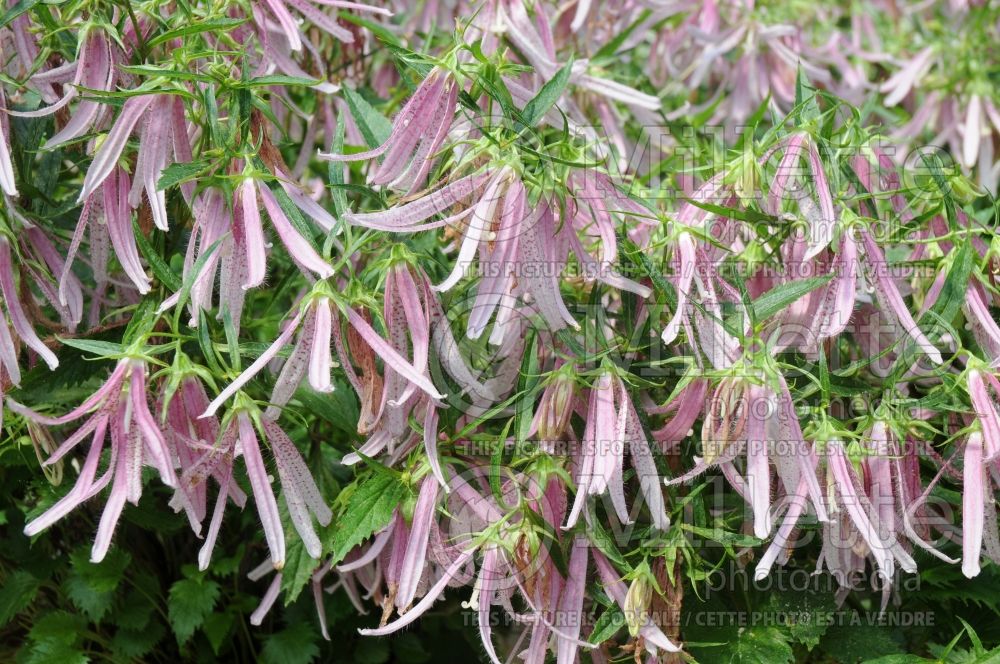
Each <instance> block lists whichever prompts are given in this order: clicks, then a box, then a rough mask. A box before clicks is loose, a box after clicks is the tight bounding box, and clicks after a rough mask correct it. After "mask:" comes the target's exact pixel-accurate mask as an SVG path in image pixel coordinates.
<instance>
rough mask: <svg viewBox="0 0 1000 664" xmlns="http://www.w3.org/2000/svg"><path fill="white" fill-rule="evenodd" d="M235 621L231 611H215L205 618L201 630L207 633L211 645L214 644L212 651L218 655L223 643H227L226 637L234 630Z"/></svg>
mask: <svg viewBox="0 0 1000 664" xmlns="http://www.w3.org/2000/svg"><path fill="white" fill-rule="evenodd" d="M234 621H235V619H234V617H233V614H232V613H229V612H222V613H213V614H212V615H210V616H209V617H207V618H205V622H204V623H203V624H202V626H201V631H202V632H203V633H204V634H205V638H207V639H208V643H209V645H210V646H212V652H214V653H215V654H216V655H218V654H219V651H220V650H221V649H222V644H223V643H225V640H226V637H227V636H228V635H229V632H230V630H232V628H233V623H234Z"/></svg>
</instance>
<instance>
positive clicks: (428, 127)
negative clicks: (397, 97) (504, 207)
mask: <svg viewBox="0 0 1000 664" xmlns="http://www.w3.org/2000/svg"><path fill="white" fill-rule="evenodd" d="M457 97H458V84H457V83H456V82H455V80H454V78H453V77H452V76H451V75H449V74H448V73H446V72H444V71H443V70H442V69H440V68H435V69H432V70H431V71H430V73H429V74H428V75H427V77H426V78H425V79H424V80H423V82H421V84H420V85H419V86H418V87H417V89H416V91H415V92H414V93H413V96H412V97H410V99H409V100H408V101H407V102H406V104H405V105H404V106H403V109H402V110H401V111H400V112H399V114H398V115H397V116H396V118H395V120H394V121H393V125H392V132H391V133H390V134H389V137H388V138H387V139H386V141H385V142H384V143H383V144H382V145H380V146H379V147H377V148H374V149H372V150H367V151H365V152H361V153H357V154H351V155H335V154H329V153H322V152H321V153H320V155H319V156H320V158H321V159H328V160H331V161H361V160H364V159H373V158H375V157H383V159H382V163H381V164H379V165H378V166H377V167H376V168H375V169H374V170H373V171H372V173H371V175H370V176H369V179H368V181H369V184H372V185H382V186H386V187H388V188H390V189H395V190H399V191H402V192H405V193H406V194H412V193H413V192H415V191H417V190H418V189H420V188H421V187H422V186H423V185H424V182H425V181H426V179H427V174H428V173H429V172H430V169H431V166H432V165H433V164H434V161H435V160H436V159H437V156H438V155H437V153H438V151H439V150H440V149H441V146H442V145H443V144H444V141H445V139H446V138H447V136H448V132H449V130H450V129H451V125H452V120H453V119H454V116H455V102H456V99H457Z"/></svg>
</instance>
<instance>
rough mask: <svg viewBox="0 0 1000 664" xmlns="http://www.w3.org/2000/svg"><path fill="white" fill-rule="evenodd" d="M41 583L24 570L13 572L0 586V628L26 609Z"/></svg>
mask: <svg viewBox="0 0 1000 664" xmlns="http://www.w3.org/2000/svg"><path fill="white" fill-rule="evenodd" d="M40 585H41V581H39V580H38V579H36V578H35V577H34V576H32V575H31V574H29V573H28V572H25V571H24V570H15V571H14V572H12V573H11V574H9V575H8V576H7V578H5V579H4V580H3V583H2V584H0V627H4V626H6V625H7V623H9V622H10V621H11V620H12V619H13V618H14V616H16V615H17V614H18V613H20V612H21V611H23V610H24V609H26V608H28V606H30V605H31V602H32V601H34V599H35V595H36V594H37V593H38V587H39V586H40Z"/></svg>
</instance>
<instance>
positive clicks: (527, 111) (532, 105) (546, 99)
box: [521, 60, 573, 127]
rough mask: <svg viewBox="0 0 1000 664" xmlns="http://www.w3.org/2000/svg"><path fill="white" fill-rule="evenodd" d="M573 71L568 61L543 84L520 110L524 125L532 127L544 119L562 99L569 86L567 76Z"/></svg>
mask: <svg viewBox="0 0 1000 664" xmlns="http://www.w3.org/2000/svg"><path fill="white" fill-rule="evenodd" d="M572 70H573V61H572V60H570V61H569V62H567V63H566V64H565V65H563V66H562V68H560V69H559V71H557V72H556V75H555V76H553V77H552V78H550V79H549V80H548V81H546V82H545V85H543V86H542V89H541V90H539V91H538V94H537V95H535V96H534V97H533V98H532V99H531V100H530V101H529V102H528V103H527V104H525V105H524V108H523V109H522V110H521V117H522V118H523V120H524V124H525V125H527V126H529V127H534V126H535V125H537V124H538V122H539V121H540V120H541V119H542V118H543V117H545V114H546V113H548V111H549V109H550V108H552V106H553V105H554V104H555V103H556V102H557V101H559V98H560V97H562V94H563V92H564V91H565V90H566V85H567V84H569V76H570V74H571V73H572Z"/></svg>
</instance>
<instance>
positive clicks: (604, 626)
mask: <svg viewBox="0 0 1000 664" xmlns="http://www.w3.org/2000/svg"><path fill="white" fill-rule="evenodd" d="M624 625H625V614H624V613H622V610H621V609H619V608H618V605H617V604H613V605H611V606H610V607H609V608H608V610H607V611H605V612H604V613H602V614H601V617H600V618H598V619H597V622H595V623H594V630H593V631H592V632H591V633H590V636H588V637H587V640H588V641H590V642H591V643H604V642H605V641H608V640H610V639H611V637H613V636H614V635H615V634H617V633H618V630H620V629H621V628H622V627H623V626H624Z"/></svg>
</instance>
